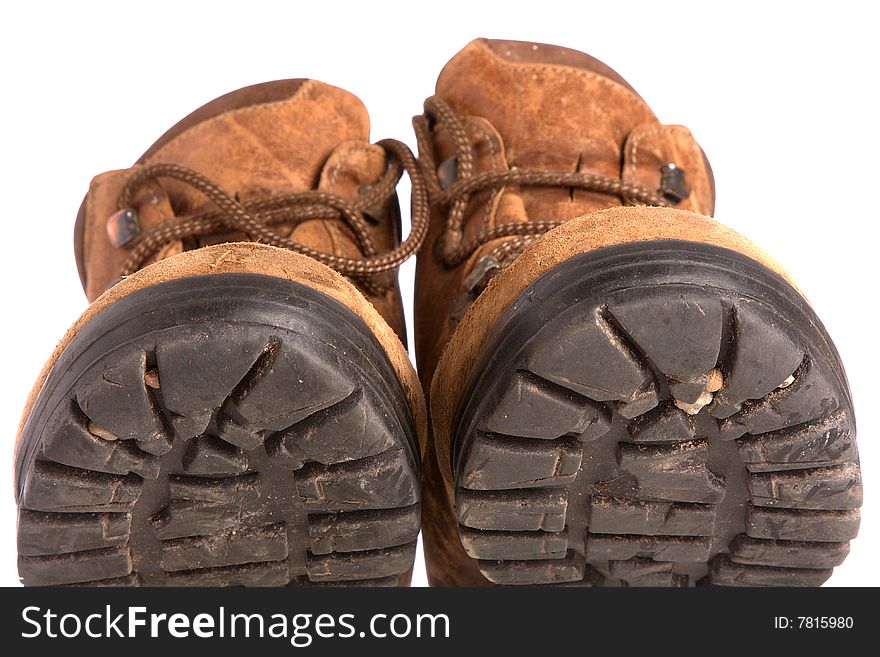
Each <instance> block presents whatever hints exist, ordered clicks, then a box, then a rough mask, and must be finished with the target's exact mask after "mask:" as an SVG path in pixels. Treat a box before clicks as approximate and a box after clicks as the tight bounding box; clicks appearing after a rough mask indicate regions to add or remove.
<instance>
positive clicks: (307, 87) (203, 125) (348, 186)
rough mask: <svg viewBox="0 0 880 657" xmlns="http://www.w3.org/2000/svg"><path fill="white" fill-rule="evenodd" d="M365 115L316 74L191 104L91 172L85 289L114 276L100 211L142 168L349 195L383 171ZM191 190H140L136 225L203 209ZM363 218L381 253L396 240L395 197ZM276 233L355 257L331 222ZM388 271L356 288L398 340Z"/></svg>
mask: <svg viewBox="0 0 880 657" xmlns="http://www.w3.org/2000/svg"><path fill="white" fill-rule="evenodd" d="M369 133H370V122H369V117H368V115H367V111H366V109H365V108H364V106H363V104H362V103H361V102H360V100H358V99H357V98H356V97H355V96H353V95H352V94H350V93H348V92H346V91H344V90H342V89H338V88H336V87H332V86H330V85H327V84H323V83H321V82H317V81H315V80H287V81H279V82H274V83H268V84H264V85H256V86H253V87H247V88H245V89H240V90H238V91H236V92H233V93H231V94H227V95H226V96H223V97H221V98H218V99H217V100H215V101H212V102H211V103H208V104H207V105H205V106H204V107H202V108H200V109H199V110H196V111H195V112H193V113H192V114H191V115H189V116H188V117H186V118H185V119H183V120H182V121H181V122H180V123H178V124H177V125H176V126H174V127H173V128H172V129H171V130H169V131H168V132H167V133H166V134H165V135H163V136H162V137H161V138H160V139H159V140H158V141H157V142H156V143H155V144H154V145H153V146H152V147H150V149H149V150H148V151H147V152H146V153H145V154H144V156H143V157H142V158H141V159H140V160H139V161H138V163H137V164H135V165H134V167H132V168H131V169H128V170H123V171H111V172H108V173H105V174H102V175H99V176H97V177H96V178H95V179H94V180H93V181H92V184H91V186H90V189H89V193H88V195H87V197H86V200H85V202H84V207H83V211H82V213H81V215H82V218H81V220H80V221H79V222H78V224H79V225H78V227H77V231H78V233H80V235H79V237H78V239H77V241H78V242H79V243H80V247H81V248H80V249H78V251H81V253H80V254H78V256H81V259H82V263H81V264H82V267H81V274H82V277H83V285H84V287H85V290H86V295H87V297H88V299H89V300H90V301H93V300H94V299H96V298H97V297H98V296H99V295H100V294H101V293H102V292H104V291H105V290H106V289H107V287H108V286H109V285H111V284H112V283H113V282H114V281H116V280H117V279H118V278H119V275H120V269H121V266H122V263H123V261H124V260H125V258H126V257H127V255H128V252H127V251H126V250H125V249H123V248H117V247H114V246H113V245H112V244H111V243H110V241H109V239H108V237H107V233H106V228H105V226H106V222H107V219H108V218H109V217H110V216H111V215H112V214H113V213H114V212H116V210H117V197H118V195H119V192H120V190H121V189H122V187H123V185H124V184H125V182H126V180H127V179H128V178H129V177H130V175H131V174H132V173H133V172H134V171H136V170H138V169H139V168H140V167H143V166H145V165H150V164H155V163H172V164H179V165H183V166H186V167H189V168H191V169H193V170H195V171H197V172H199V173H201V174H203V175H205V176H207V177H208V178H210V179H212V180H213V181H214V182H216V183H217V184H218V185H219V186H220V187H222V188H223V189H224V190H225V191H226V192H227V193H229V194H230V195H235V196H236V197H237V198H238V199H240V200H248V199H256V198H260V197H265V196H270V195H277V194H283V193H290V192H302V191H307V190H313V189H317V190H320V191H325V192H332V193H334V194H336V195H338V196H341V197H343V198H346V199H354V198H355V197H356V196H357V193H358V190H359V188H360V187H361V186H365V185H369V184H371V183H374V182H376V181H377V180H378V179H379V178H380V176H381V175H382V174H383V172H384V171H385V152H384V151H383V149H382V148H381V147H379V146H376V145H373V144H371V143H370V141H369V137H370V134H369ZM210 207H211V206H210V203H209V202H208V201H207V200H206V199H205V198H203V197H202V196H201V194H200V193H199V192H197V191H196V190H194V189H193V188H191V187H189V186H187V185H185V184H183V183H181V182H179V181H177V180H169V179H164V178H163V179H161V180H158V181H155V182H152V183H150V184H149V186H148V187H147V188H146V189H145V190H144V191H143V192H142V193H141V194H140V196H139V198H138V203H137V208H136V209H137V211H138V216H139V221H140V225H141V228H142V230H147V229H149V228H151V227H153V226H155V225H157V224H159V223H161V222H165V221H169V220H170V219H172V218H174V217H175V216H182V215H187V214H192V213H196V212H199V211H203V210H207V209H210ZM375 219H376V220H375V221H373V222H368V225H369V234H370V236H371V238H372V240H373V242H374V243H375V246H376V248H377V250H379V251H380V252H383V251H386V250H388V249H391V248H393V247H394V246H396V245H397V244H398V243H399V242H400V234H399V233H400V230H399V226H398V218H397V209H396V202H390V203H389V204H388V205H387V207H385V208H381V209H379V210H378V211H377V213H376V217H375ZM276 230H277V231H278V232H279V233H282V234H284V235H287V236H289V237H290V238H292V239H293V240H295V241H297V242H299V243H301V244H303V245H305V246H308V247H311V248H314V249H317V250H319V251H322V252H325V253H329V254H334V255H339V256H346V257H361V256H362V254H361V252H360V250H359V247H358V245H357V241H356V240H355V238H354V235H353V234H352V232H351V231H350V229H349V228H348V227H347V226H345V225H343V224H342V223H341V222H337V221H327V220H310V221H305V222H302V223H300V224H298V225H296V226H288V227H287V229H286V230H285V229H284V226H283V225H282V226H276ZM236 239H238V240H241V239H246V236H243V235H235V234H229V235H218V236H216V237H215V238H214V239H205V238H202V239H201V240H199V241H198V242H197V243H188V244H186V245H184V244H183V243H182V242H180V241H178V242H172V243H170V244H168V245H167V246H166V247H165V248H164V249H163V250H162V251H161V252H160V253H159V254H157V256H155V257H154V258H153V261H155V260H160V259H162V258H166V257H168V256H170V255H174V254H175V253H179V252H181V251H183V250H185V248H193V247H196V246H204V245H206V244H210V243H212V242H217V241H233V240H236ZM394 274H395V272H391V273H389V274H388V275H381V276H376V277H374V278H373V281H374V282H375V283H377V285H376V287H377V288H380V290H381V291H378V292H377V293H372V294H371V292H373V290H372V289H371V290H369V291H368V290H365V289H363V288H361V291H362V292H363V293H364V294H365V296H367V297H368V299H369V300H370V301H371V302H372V303H373V305H374V306H375V307H376V308H377V310H378V311H379V312H380V314H381V315H382V316H383V317H384V318H385V320H386V321H387V322H388V323H389V324H390V325H391V326H392V328H393V329H394V330H395V332H396V333H397V335H398V336H400V337H401V338H404V337H405V335H406V333H405V328H404V323H403V310H402V306H401V301H400V294H399V291H398V287H397V282H396V275H394Z"/></svg>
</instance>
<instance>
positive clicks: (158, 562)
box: [15, 80, 427, 586]
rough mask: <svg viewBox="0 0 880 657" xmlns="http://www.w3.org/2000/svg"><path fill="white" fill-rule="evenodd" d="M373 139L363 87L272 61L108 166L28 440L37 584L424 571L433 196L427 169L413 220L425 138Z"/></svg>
mask: <svg viewBox="0 0 880 657" xmlns="http://www.w3.org/2000/svg"><path fill="white" fill-rule="evenodd" d="M368 139H369V118H368V116H367V113H366V110H365V109H364V107H363V105H362V104H361V102H360V101H359V100H358V99H357V98H355V97H354V96H352V95H351V94H349V93H348V92H345V91H343V90H341V89H337V88H335V87H331V86H328V85H325V84H322V83H320V82H316V81H313V80H287V81H279V82H272V83H268V84H263V85H257V86H253V87H248V88H245V89H241V90H239V91H236V92H233V93H231V94H228V95H226V96H223V97H221V98H219V99H217V100H215V101H213V102H211V103H208V104H207V105H205V106H204V107H202V108H201V109H199V110H197V111H196V112H194V113H193V114H191V115H189V116H188V117H186V118H185V119H183V120H182V121H181V122H179V123H178V124H177V125H175V126H174V127H173V128H171V130H169V131H168V132H167V133H165V135H163V136H162V137H161V138H160V139H159V141H157V142H156V143H155V144H153V146H151V147H150V149H149V150H148V151H147V152H146V154H145V155H144V156H143V157H141V158H140V159H139V160H138V162H137V163H136V164H135V165H134V166H133V167H132V168H131V169H128V170H124V171H112V172H109V173H105V174H102V175H100V176H98V177H97V178H95V179H94V181H93V182H92V184H91V187H90V189H89V192H88V195H87V196H86V198H85V201H84V203H83V206H82V208H81V211H80V214H79V218H78V220H77V225H76V255H77V262H78V265H79V271H80V275H81V277H82V282H83V286H84V288H85V290H86V293H87V296H88V298H89V300H90V301H91V302H92V303H91V306H89V308H88V310H86V312H85V314H84V315H83V316H82V317H81V318H80V319H79V320H78V321H77V322H76V324H75V325H74V326H73V328H71V329H70V331H69V332H68V333H67V335H66V336H65V337H64V339H63V341H62V342H61V344H60V346H59V347H58V348H57V349H56V351H55V353H54V355H53V356H52V358H51V360H50V361H49V363H48V364H47V365H46V367H45V369H44V371H43V373H42V374H41V376H40V378H39V381H38V382H37V384H36V386H35V387H34V390H33V392H32V394H31V397H30V399H29V401H28V404H27V409H26V411H25V413H24V418H23V420H22V425H21V428H20V431H19V437H18V441H17V444H16V451H15V472H16V481H17V483H16V495H17V499H18V502H19V504H20V512H19V518H18V551H19V561H18V567H19V573H20V575H21V579H22V581H23V582H24V584H26V585H59V584H88V585H148V586H154V585H169V586H172V585H173V586H181V585H186V586H189V585H280V586H286V585H288V584H293V585H312V584H328V585H340V584H353V585H354V584H356V585H396V584H406V583H408V581H409V577H410V573H411V566H412V563H413V558H414V554H415V547H416V536H417V534H418V532H419V494H420V483H419V477H420V474H419V460H420V457H419V449H420V448H419V436H420V435H423V434H424V429H423V426H424V417H425V414H424V408H423V401H422V397H421V391H420V389H419V386H418V380H417V378H416V376H415V372H414V371H413V369H412V367H411V365H410V363H409V360H408V358H407V354H406V350H405V348H404V346H403V345H402V344H401V340H400V338H402V337H403V336H404V335H405V333H404V325H403V313H402V308H401V302H400V295H399V291H398V287H397V278H396V269H397V267H398V265H399V264H400V263H401V262H402V261H403V260H405V259H406V257H407V256H408V255H409V254H411V253H412V252H414V250H415V249H416V248H417V247H418V244H419V242H420V240H421V238H422V237H423V232H424V228H425V224H426V223H427V214H426V213H427V207H426V205H425V192H424V190H423V189H422V188H420V187H419V186H418V184H417V181H415V182H414V189H415V190H416V199H415V200H416V202H417V207H416V208H415V209H414V213H415V215H416V218H418V216H422V215H424V216H423V219H422V221H421V225H420V226H417V230H416V231H414V234H411V236H410V237H409V238H407V240H406V241H405V242H403V244H401V236H400V225H399V213H398V208H397V199H396V196H395V191H394V190H395V185H396V183H397V181H398V179H399V178H400V176H401V174H402V172H403V171H404V170H409V171H414V170H415V166H416V164H415V159H414V157H413V156H412V155H411V153H410V152H409V150H408V149H407V148H406V147H405V146H403V145H402V144H400V143H399V142H395V141H392V140H385V141H382V142H379V143H378V144H370V143H369V141H368ZM419 194H421V196H419ZM419 202H421V203H422V205H424V206H425V207H421V206H419V205H418V203H419ZM419 213H421V215H420V214H419ZM257 242H260V243H257Z"/></svg>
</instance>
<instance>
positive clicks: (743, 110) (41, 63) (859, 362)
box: [0, 0, 880, 585]
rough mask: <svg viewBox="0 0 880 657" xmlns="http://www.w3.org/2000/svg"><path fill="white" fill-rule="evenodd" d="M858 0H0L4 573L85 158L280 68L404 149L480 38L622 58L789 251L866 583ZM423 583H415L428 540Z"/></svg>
mask: <svg viewBox="0 0 880 657" xmlns="http://www.w3.org/2000/svg"><path fill="white" fill-rule="evenodd" d="M13 7H14V8H13ZM871 7H873V3H868V2H851V3H849V2H840V1H838V2H834V3H822V4H821V5H820V4H818V3H816V4H811V3H808V2H797V3H795V2H791V3H783V2H769V1H765V2H742V1H740V2H736V3H713V2H693V3H686V2H676V1H674V0H655V1H652V2H644V3H633V2H612V1H609V0H603V1H602V2H589V1H585V0H577V1H570V2H552V1H550V0H533V1H531V2H517V1H515V0H508V1H507V2H491V3H490V2H476V1H475V0H472V1H470V2H457V1H455V0H442V1H439V2H429V1H425V2H419V3H416V2H401V3H399V4H396V3H390V2H385V3H383V2H378V1H376V2H350V3H349V2H341V1H339V0H336V1H334V2H309V3H299V2H280V1H279V2H259V1H254V0H250V1H247V2H244V1H242V2H237V3H235V2H216V1H215V2H204V3H201V2H188V3H184V2H181V1H179V0H178V1H176V2H165V1H160V0H151V1H149V2H137V3H135V2H113V3H109V2H108V3H106V4H103V3H92V2H84V1H82V0H80V1H78V2H65V3H62V2H58V3H57V4H49V3H42V2H27V3H25V2H17V3H12V2H4V3H3V9H2V10H0V75H2V87H0V90H2V91H0V93H2V101H0V129H2V132H0V185H2V187H0V190H2V194H3V196H2V224H0V230H2V233H0V234H2V239H3V247H4V248H3V251H2V253H0V268H2V271H0V281H2V290H3V294H2V301H3V317H2V322H0V332H2V333H0V337H2V339H0V350H2V354H3V359H2V365H0V435H2V436H4V437H5V440H6V443H7V445H6V447H5V448H3V450H0V584H4V585H14V584H16V583H17V582H18V578H17V573H16V565H15V555H16V551H15V506H14V503H13V495H12V481H11V474H12V465H11V463H12V458H11V457H12V446H13V441H14V439H15V433H16V427H17V424H18V420H19V415H20V413H21V409H22V407H23V405H24V401H25V398H26V396H27V394H28V391H29V390H30V387H31V384H32V382H33V380H34V379H35V378H36V376H37V373H38V372H39V370H40V368H41V367H42V364H43V362H44V360H45V359H46V357H48V355H49V353H50V352H51V350H52V348H53V347H54V345H55V343H56V342H57V340H59V339H60V338H61V336H62V334H63V333H64V331H65V330H66V329H67V327H68V325H69V324H70V323H72V322H73V320H74V319H75V318H76V317H77V316H78V315H79V313H80V312H82V310H83V309H84V308H85V300H84V297H83V294H82V291H81V289H80V286H79V279H78V277H77V273H76V268H75V265H74V259H73V250H72V238H71V237H72V229H73V221H74V217H75V215H76V211H77V208H78V207H79V203H80V201H81V199H82V197H83V194H84V193H85V191H86V189H87V187H88V184H89V180H90V179H91V177H92V176H93V175H95V174H97V173H99V172H102V171H106V170H110V169H115V168H125V167H128V166H129V165H130V164H131V163H132V162H133V161H134V159H135V158H137V157H138V156H139V155H140V154H141V153H142V152H143V151H144V150H145V149H146V147H147V146H149V145H150V144H151V143H152V142H153V141H154V140H155V139H156V138H157V137H158V136H159V135H160V134H162V132H164V131H165V130H166V129H167V128H168V127H170V126H171V125H173V124H174V123H175V122H176V121H177V120H179V119H180V118H182V117H183V116H184V115H186V114H187V113H189V112H190V111H192V110H193V109H195V108H196V107H198V106H200V105H202V104H203V103H205V102H207V101H209V100H211V99H213V98H215V97H216V96H219V95H221V94H223V93H226V92H227V91H231V90H233V89H237V88H239V87H242V86H245V85H248V84H253V83H257V82H263V81H266V80H273V79H278V78H291V77H313V78H317V79H320V80H323V81H325V82H329V83H331V84H334V85H337V86H341V87H344V88H347V89H349V90H350V91H352V92H354V93H355V94H357V95H358V96H360V97H361V98H362V99H363V100H364V102H365V103H366V105H367V107H368V109H369V110H370V113H371V115H372V120H373V139H374V140H377V139H380V138H382V137H397V138H399V139H403V140H405V141H407V142H408V143H409V144H410V145H411V146H413V147H414V139H413V137H412V133H411V131H410V127H409V125H410V117H411V116H412V115H413V114H416V113H419V112H420V111H421V103H422V100H423V99H424V98H425V97H426V96H428V95H430V94H431V92H432V89H433V84H434V80H435V78H436V76H437V73H438V72H439V71H440V68H441V67H442V66H443V64H444V63H445V62H446V60H447V59H449V58H450V57H451V56H452V55H453V54H455V52H456V51H458V50H459V49H460V48H461V47H462V46H464V45H465V44H466V43H467V42H468V41H470V40H471V39H472V38H474V37H477V36H488V37H495V38H505V39H521V40H528V41H538V42H544V43H553V44H557V45H564V46H568V47H571V48H576V49H580V50H584V51H586V52H588V53H590V54H592V55H593V56H595V57H598V58H599V59H601V60H603V61H605V62H606V63H607V64H609V65H610V66H612V67H613V68H615V69H616V70H617V71H618V72H620V73H621V74H622V75H623V76H624V77H625V78H627V80H628V81H629V82H630V83H631V84H632V85H633V86H634V87H635V88H636V89H638V90H639V92H640V93H641V95H642V96H643V97H644V98H645V99H646V100H647V101H648V103H649V104H651V106H652V107H653V108H654V110H655V111H656V113H657V115H658V116H659V117H660V119H661V120H662V121H664V122H666V123H681V124H684V125H687V126H688V127H690V128H691V130H692V131H693V133H694V134H695V136H696V138H697V139H698V141H699V142H700V143H701V145H702V146H703V148H704V149H705V151H706V153H707V154H708V155H709V158H710V159H711V161H712V166H713V167H714V170H715V176H716V180H717V186H718V203H717V209H716V216H717V217H718V218H719V219H720V220H721V221H724V222H726V223H727V224H729V225H731V226H732V227H734V228H735V229H737V230H739V231H741V232H743V233H745V234H746V235H748V236H749V237H751V238H753V239H755V240H756V241H757V242H759V243H760V244H762V245H763V246H764V247H765V248H767V249H768V250H769V251H770V252H771V253H773V254H774V255H775V256H776V257H777V258H778V259H779V260H780V261H781V262H782V263H783V264H784V265H786V266H787V267H788V269H789V271H790V272H791V273H792V274H793V276H794V278H795V279H796V280H797V281H798V282H799V284H800V285H801V287H802V289H804V290H805V291H806V293H807V295H808V296H809V297H810V299H811V300H812V302H813V304H814V306H815V307H816V309H817V311H818V313H819V315H820V317H822V319H823V321H824V323H825V325H826V327H827V329H828V331H829V333H830V334H831V335H832V336H833V338H834V340H835V342H836V344H837V346H838V348H839V350H840V353H841V356H842V357H843V361H844V363H845V365H846V368H847V371H848V374H849V380H850V383H851V385H852V390H853V395H854V398H855V406H856V410H857V413H858V422H859V439H860V440H859V442H860V447H861V457H862V467H863V472H864V477H865V506H864V509H863V520H862V530H861V534H860V536H859V538H858V539H857V540H855V541H854V542H853V544H852V553H851V555H850V557H849V559H848V560H847V561H846V562H845V564H844V565H843V566H841V567H839V568H838V569H837V571H836V572H835V574H834V576H833V577H832V579H831V580H830V584H832V585H878V584H880V566H878V564H880V560H878V559H877V558H876V557H875V554H876V553H877V552H878V550H880V513H878V510H877V504H878V497H877V495H876V493H875V491H876V487H877V485H878V482H880V465H878V459H880V453H878V452H880V450H878V443H877V442H876V440H875V435H876V433H877V412H878V409H877V397H876V396H875V395H876V394H877V386H878V377H880V371H878V365H880V363H878V359H877V333H878V325H877V312H876V290H875V286H876V283H877V260H878V257H880V250H878V249H880V245H878V243H877V242H878V241H877V236H878V229H877V222H878V209H877V208H878V205H877V199H876V196H877V189H878V183H880V171H878V160H877V158H878V155H880V141H878V138H877V132H876V130H877V121H878V104H877V96H876V88H877V82H878V79H877V68H876V67H877V64H878V63H880V48H878V45H877V44H878V36H877V29H878V27H880V21H878V16H877V14H876V12H875V11H874V10H873V9H870V8H871ZM866 8H867V9H866ZM402 192H403V193H404V194H406V193H407V192H406V191H405V190H402ZM412 273H413V262H412V261H411V262H410V263H408V265H406V266H405V267H404V268H403V272H402V274H401V277H402V283H403V290H404V294H405V297H406V299H407V300H409V298H410V295H411V292H412V280H411V279H412ZM409 310H410V308H408V311H409ZM410 317H411V315H410ZM410 343H411V344H412V338H410ZM4 450H5V455H3V454H4ZM415 582H416V583H417V584H422V585H424V584H425V582H426V580H425V576H424V566H423V562H422V561H421V558H420V559H419V563H418V565H417V571H416V576H415Z"/></svg>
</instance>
